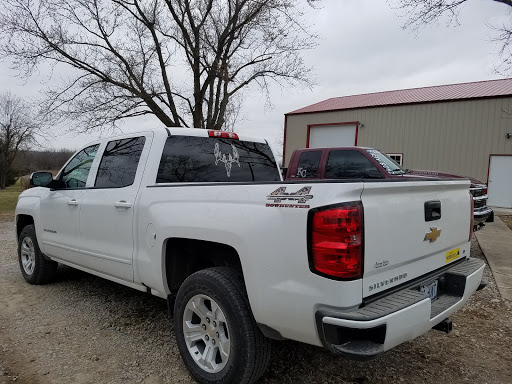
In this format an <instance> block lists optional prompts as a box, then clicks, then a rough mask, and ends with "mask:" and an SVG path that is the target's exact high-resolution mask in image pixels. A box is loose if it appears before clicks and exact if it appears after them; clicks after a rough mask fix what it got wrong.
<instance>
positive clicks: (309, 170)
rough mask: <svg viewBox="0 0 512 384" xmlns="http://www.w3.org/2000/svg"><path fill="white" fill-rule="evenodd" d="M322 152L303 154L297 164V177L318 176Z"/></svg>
mask: <svg viewBox="0 0 512 384" xmlns="http://www.w3.org/2000/svg"><path fill="white" fill-rule="evenodd" d="M321 157H322V152H321V151H307V152H302V153H301V155H300V157H299V163H298V164H297V175H296V176H297V177H303V178H313V177H317V176H318V166H319V165H320V158H321Z"/></svg>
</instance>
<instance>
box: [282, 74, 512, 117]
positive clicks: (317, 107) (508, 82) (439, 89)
mask: <svg viewBox="0 0 512 384" xmlns="http://www.w3.org/2000/svg"><path fill="white" fill-rule="evenodd" d="M507 95H512V79H501V80H488V81H478V82H474V83H462V84H450V85H437V86H434V87H423V88H412V89H402V90H398V91H386V92H377V93H366V94H363V95H354V96H343V97H334V98H332V99H327V100H324V101H321V102H319V103H316V104H312V105H309V106H307V107H304V108H301V109H297V110H296V111H293V112H289V113H287V115H295V114H300V113H312V112H324V111H338V110H343V109H353V108H367V107H377V106H385V105H398V104H411V103H428V102H433V101H445V100H460V99H474V98H482V97H493V96H507Z"/></svg>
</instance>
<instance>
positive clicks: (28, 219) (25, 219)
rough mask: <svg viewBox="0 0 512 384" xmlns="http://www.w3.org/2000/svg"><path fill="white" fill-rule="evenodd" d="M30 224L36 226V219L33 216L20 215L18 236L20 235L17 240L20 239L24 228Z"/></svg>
mask: <svg viewBox="0 0 512 384" xmlns="http://www.w3.org/2000/svg"><path fill="white" fill-rule="evenodd" d="M30 224H34V218H33V217H32V216H29V215H18V216H17V217H16V234H17V235H18V236H17V238H19V237H20V235H21V231H23V228H25V227H26V226H27V225H30Z"/></svg>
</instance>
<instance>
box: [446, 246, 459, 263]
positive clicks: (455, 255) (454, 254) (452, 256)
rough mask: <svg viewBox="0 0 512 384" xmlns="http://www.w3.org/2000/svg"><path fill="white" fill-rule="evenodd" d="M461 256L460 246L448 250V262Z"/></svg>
mask: <svg viewBox="0 0 512 384" xmlns="http://www.w3.org/2000/svg"><path fill="white" fill-rule="evenodd" d="M459 257H460V248H455V249H452V250H451V251H448V252H446V262H447V263H449V262H450V261H453V260H455V259H458V258H459Z"/></svg>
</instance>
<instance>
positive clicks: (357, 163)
mask: <svg viewBox="0 0 512 384" xmlns="http://www.w3.org/2000/svg"><path fill="white" fill-rule="evenodd" d="M381 177H382V175H381V173H380V171H379V170H378V169H377V167H376V166H375V165H373V164H372V162H371V161H370V160H368V159H367V158H366V157H365V156H364V155H363V154H362V153H361V152H359V151H331V152H329V158H328V160H327V166H326V168H325V178H326V179H353V178H381Z"/></svg>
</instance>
